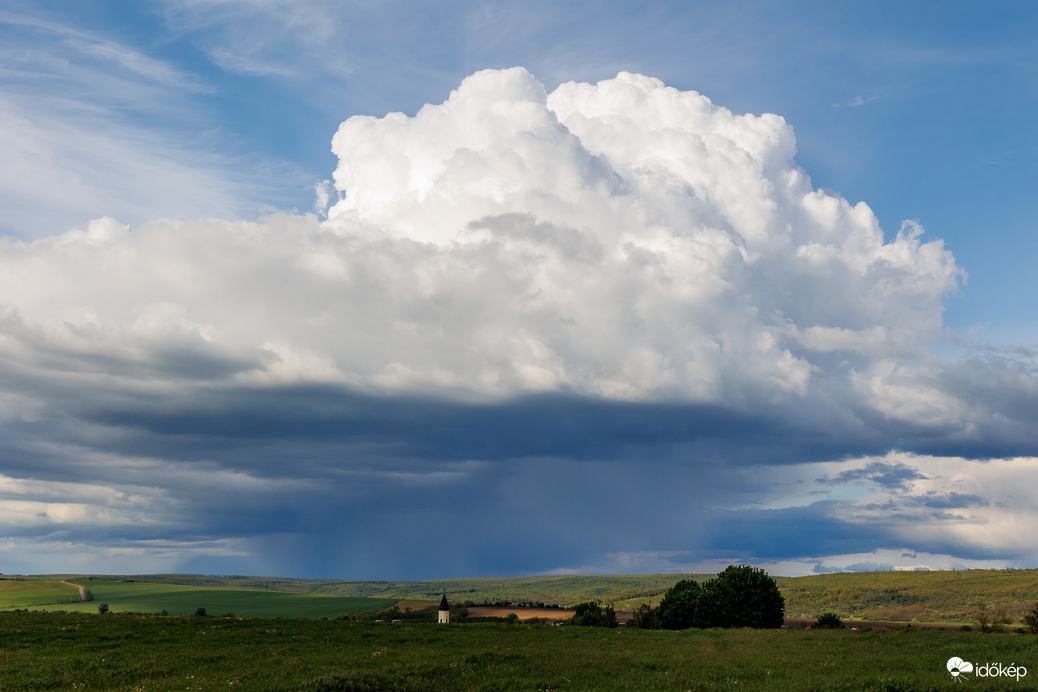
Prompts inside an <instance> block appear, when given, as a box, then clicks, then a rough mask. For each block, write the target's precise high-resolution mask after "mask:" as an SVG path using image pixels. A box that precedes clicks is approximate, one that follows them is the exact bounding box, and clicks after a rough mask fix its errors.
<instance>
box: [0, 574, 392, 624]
mask: <svg viewBox="0 0 1038 692" xmlns="http://www.w3.org/2000/svg"><path fill="white" fill-rule="evenodd" d="M21 583H31V582H21ZM75 583H79V584H84V585H86V586H87V587H88V588H89V590H90V592H91V594H93V597H94V600H92V601H88V602H85V603H79V602H78V601H79V598H78V593H76V591H75V589H73V590H72V591H73V593H76V598H75V599H74V600H75V601H76V602H75V603H65V604H61V603H54V602H53V601H52V605H40V606H34V607H33V609H34V610H50V611H55V610H63V611H65V610H67V611H77V610H78V611H82V612H84V613H96V612H97V608H98V605H99V604H101V603H107V604H108V607H109V608H110V609H111V611H112V612H137V613H161V612H162V611H163V610H165V611H166V612H167V613H169V614H170V615H192V614H194V613H195V612H196V611H197V610H198V609H199V608H204V609H205V611H206V613H208V614H210V615H224V614H227V613H233V614H235V615H242V616H246V617H267V618H273V617H292V618H321V617H336V616H339V615H343V614H345V613H352V612H377V611H379V610H381V609H383V608H388V607H389V606H391V605H393V604H394V603H395V602H396V599H392V598H389V599H386V598H382V599H377V598H351V597H344V596H318V595H309V594H298V593H279V592H275V591H249V590H245V589H214V588H202V587H194V586H173V585H169V584H150V583H144V582H124V581H86V580H78V581H77V582H75ZM59 586H63V587H64V585H59ZM5 588H6V584H5V583H3V582H0V593H3V589H5ZM64 588H66V589H67V587H64ZM39 602H40V601H37V603H39ZM15 605H18V606H21V607H24V606H25V605H28V604H26V603H16V604H15Z"/></svg>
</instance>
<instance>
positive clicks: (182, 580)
mask: <svg viewBox="0 0 1038 692" xmlns="http://www.w3.org/2000/svg"><path fill="white" fill-rule="evenodd" d="M65 576H68V575H65ZM708 576H709V575H697V576H695V577H693V578H695V579H706V578H708ZM78 578H79V579H96V580H111V581H119V580H124V579H134V580H137V581H141V582H151V583H156V584H178V585H183V586H202V587H210V588H216V587H225V588H228V587H229V588H238V589H263V590H268V591H280V592H288V593H304V594H320V595H324V596H349V597H354V598H394V599H405V600H419V601H424V600H434V601H439V599H440V596H441V595H442V594H443V593H446V594H447V597H448V598H449V599H450V600H451V601H455V602H459V603H460V602H463V601H472V602H474V603H495V602H509V603H520V602H525V603H544V604H549V605H572V604H574V603H579V602H581V601H588V600H598V601H601V602H602V603H619V602H622V601H626V600H631V599H639V598H640V599H646V598H650V599H651V598H653V597H656V596H659V595H660V594H662V593H663V592H665V591H666V590H667V589H669V588H670V587H671V586H673V585H674V583H675V582H677V581H678V580H680V579H683V578H688V576H687V575H680V574H637V575H594V576H538V577H502V578H495V577H484V578H471V579H468V578H465V579H436V580H428V581H345V580H336V579H286V578H279V577H248V576H212V575H201V574H139V575H134V576H132V577H127V576H125V575H92V576H83V575H80V576H79V577H78ZM84 583H86V582H84Z"/></svg>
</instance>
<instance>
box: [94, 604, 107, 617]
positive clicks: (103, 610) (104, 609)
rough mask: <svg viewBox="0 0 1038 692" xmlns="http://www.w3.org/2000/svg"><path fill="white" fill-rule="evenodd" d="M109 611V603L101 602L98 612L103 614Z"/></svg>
mask: <svg viewBox="0 0 1038 692" xmlns="http://www.w3.org/2000/svg"><path fill="white" fill-rule="evenodd" d="M108 611H109V608H108V604H107V603H100V604H98V606H97V612H99V613H100V614H101V615H104V614H105V613H107V612H108Z"/></svg>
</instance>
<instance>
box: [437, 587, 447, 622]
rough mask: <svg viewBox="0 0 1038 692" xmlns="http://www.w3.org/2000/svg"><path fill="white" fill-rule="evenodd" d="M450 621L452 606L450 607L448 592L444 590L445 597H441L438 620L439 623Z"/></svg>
mask: <svg viewBox="0 0 1038 692" xmlns="http://www.w3.org/2000/svg"><path fill="white" fill-rule="evenodd" d="M450 621H451V607H450V604H449V603H447V592H446V591H444V592H443V598H441V599H440V609H439V612H438V613H437V614H436V622H438V623H448V622H450Z"/></svg>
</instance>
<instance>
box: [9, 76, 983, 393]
mask: <svg viewBox="0 0 1038 692" xmlns="http://www.w3.org/2000/svg"><path fill="white" fill-rule="evenodd" d="M333 151H334V152H335V153H336V155H337V156H338V157H339V164H338V167H337V168H336V170H335V172H334V180H335V186H336V188H337V190H338V193H339V200H338V202H337V203H335V204H334V205H333V206H332V207H331V209H330V210H329V213H328V218H327V220H326V221H323V222H320V221H318V220H317V219H316V218H315V217H313V216H291V215H281V216H277V217H271V218H269V219H266V220H264V221H262V222H259V223H242V222H231V221H220V220H207V221H195V222H180V221H170V220H165V221H161V220H160V221H153V222H150V223H146V224H142V225H140V226H139V227H137V228H134V229H132V230H131V229H129V228H126V227H124V226H121V225H120V224H118V223H117V222H115V221H113V220H111V219H101V220H97V221H94V222H91V224H90V225H89V227H88V229H87V230H85V231H73V232H69V233H66V234H64V235H61V236H56V237H52V238H47V239H41V240H37V241H35V242H31V243H23V242H18V241H14V240H10V239H7V240H3V241H2V245H0V315H2V324H3V340H2V341H0V353H2V354H3V357H4V359H5V361H6V362H7V366H8V367H13V366H14V365H15V364H17V365H18V366H19V367H21V368H23V372H36V373H38V374H39V375H40V376H41V377H48V378H49V377H54V376H55V375H56V374H57V373H60V374H61V376H62V377H65V376H68V377H74V378H81V379H83V380H84V381H86V380H91V381H94V382H96V381H99V380H102V379H103V380H105V381H106V382H107V383H109V385H111V386H118V387H122V386H127V387H145V386H152V385H154V386H159V384H158V383H162V384H161V386H163V387H167V386H168V387H174V388H180V387H185V386H191V385H192V383H198V382H200V381H204V382H207V383H209V384H213V383H221V382H233V383H234V384H235V385H243V384H244V385H249V384H256V385H262V384H269V383H278V382H313V381H319V382H332V383H336V384H344V385H347V386H351V387H356V388H360V389H362V390H364V391H376V392H399V391H419V392H430V391H432V392H438V393H443V394H452V395H461V396H472V395H475V396H479V397H487V396H489V397H494V398H496V397H502V396H511V395H516V394H524V393H532V392H565V393H568V394H577V395H585V396H594V397H606V398H613V399H626V400H658V399H667V400H685V401H695V402H719V403H739V402H743V401H747V400H753V399H759V400H764V401H772V402H774V401H782V400H786V399H788V398H789V397H793V396H801V395H804V394H805V393H807V392H809V391H810V390H811V388H812V387H814V386H816V385H817V386H820V385H822V384H824V383H830V382H831V381H833V380H835V381H838V382H840V383H842V385H841V386H846V387H847V388H848V389H853V390H856V391H858V392H859V394H860V395H861V396H862V397H865V398H868V397H873V398H874V399H876V401H877V402H879V403H876V404H875V405H876V406H877V407H878V408H881V404H882V401H881V399H882V391H883V386H884V381H885V380H884V379H883V373H884V372H893V371H894V370H896V367H895V365H896V364H897V363H898V362H899V360H900V359H903V358H905V357H909V356H912V355H915V354H917V353H918V352H919V350H920V349H921V348H925V345H926V343H927V342H928V341H929V340H930V339H932V338H933V337H934V335H935V334H936V333H937V331H938V330H939V329H940V326H941V310H942V302H941V301H942V298H943V297H944V296H946V295H947V294H948V293H949V292H951V291H954V290H955V289H956V287H957V285H958V282H959V280H960V278H961V277H962V276H963V272H962V271H961V270H960V268H959V267H958V266H957V265H956V263H955V261H954V258H953V257H952V255H951V253H950V252H948V251H947V250H945V249H944V247H943V245H942V243H941V241H939V240H930V241H924V240H923V238H922V231H921V229H919V228H918V227H916V226H914V225H912V224H907V225H906V226H905V227H904V228H902V229H901V230H900V231H899V232H898V233H897V234H896V236H895V237H893V238H889V239H886V238H885V237H884V233H883V230H882V229H881V228H880V227H879V224H878V222H877V220H876V217H875V216H874V215H873V213H872V211H871V210H870V209H869V208H868V207H867V206H866V205H865V204H864V203H859V204H857V205H851V204H850V203H848V202H847V201H846V200H844V199H843V198H841V197H839V196H836V195H834V194H831V193H827V192H823V191H820V190H816V189H814V188H813V187H812V185H811V182H810V180H809V178H808V176H807V175H806V174H805V172H804V171H803V170H802V169H801V168H800V167H799V166H798V165H797V164H796V162H795V160H794V154H795V151H796V145H795V139H794V135H793V131H792V128H790V127H789V125H788V124H787V123H786V122H785V121H784V120H783V119H782V118H780V117H778V116H775V115H769V114H765V115H762V116H753V115H741V116H740V115H734V114H733V113H731V112H730V111H728V110H726V109H724V108H721V107H719V106H716V105H714V104H713V103H711V102H710V100H709V99H707V98H706V97H705V96H702V95H700V94H698V93H696V92H691V91H688V92H681V91H678V90H676V89H673V88H669V87H667V86H665V85H664V84H663V83H661V82H659V81H658V80H655V79H652V78H648V77H644V76H640V75H634V74H627V73H622V74H620V75H618V76H617V77H616V78H615V79H610V80H606V81H603V82H599V83H598V84H584V83H567V84H562V85H561V86H559V87H558V88H557V89H555V90H554V91H553V92H552V93H550V94H548V93H546V91H545V89H544V87H543V86H542V85H541V84H540V83H539V82H538V81H537V80H536V79H535V78H534V77H533V76H532V75H530V74H529V73H528V72H526V71H525V70H523V69H521V68H515V69H510V70H501V71H494V70H489V71H484V72H479V73H477V74H474V75H472V76H471V77H469V78H467V79H466V80H465V81H464V82H463V83H462V84H461V86H460V87H459V88H458V89H457V90H456V91H454V92H452V93H451V95H450V97H449V98H448V99H447V100H446V101H445V102H443V103H441V104H438V105H427V106H425V107H424V108H422V109H421V110H420V111H419V112H418V113H417V114H416V115H414V116H413V117H411V116H407V115H404V114H401V113H391V114H389V115H386V116H385V117H381V118H376V117H370V116H356V117H352V118H350V119H348V120H347V121H345V122H344V123H343V124H342V125H341V127H340V128H339V131H338V132H337V133H336V135H335V137H334V140H333ZM892 364H895V365H892ZM884 368H886V370H884ZM919 396H922V397H924V398H925V396H926V395H925V393H924V394H922V395H919ZM895 413H896V412H895ZM909 413H911V412H909Z"/></svg>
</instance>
